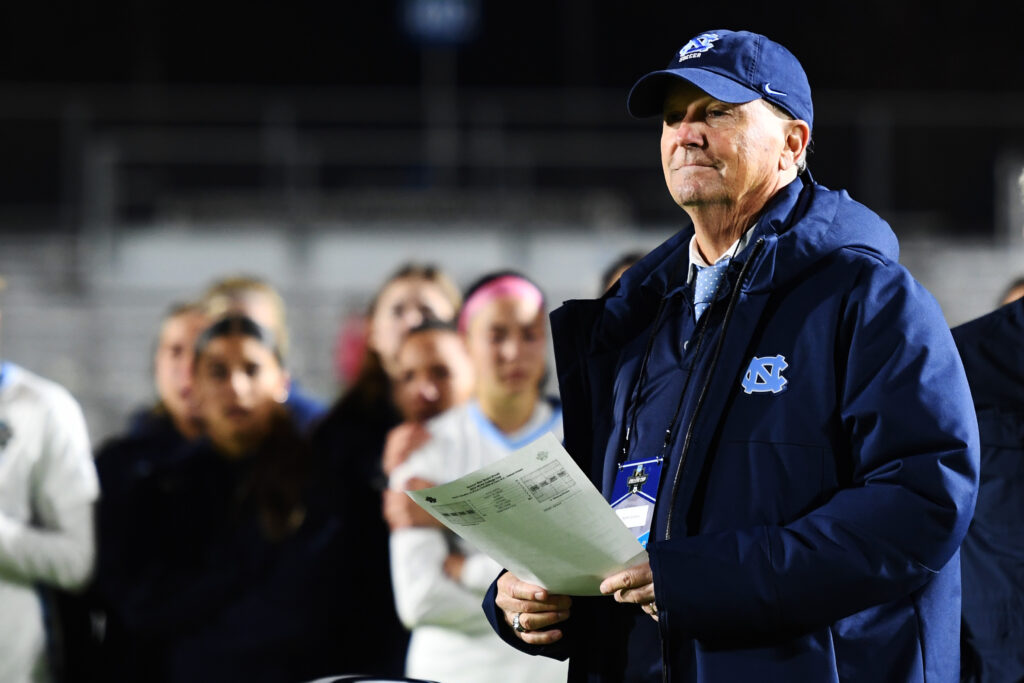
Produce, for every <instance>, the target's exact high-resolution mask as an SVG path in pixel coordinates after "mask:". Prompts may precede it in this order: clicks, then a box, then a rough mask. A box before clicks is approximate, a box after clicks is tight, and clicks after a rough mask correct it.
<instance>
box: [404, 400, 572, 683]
mask: <svg viewBox="0 0 1024 683" xmlns="http://www.w3.org/2000/svg"><path fill="white" fill-rule="evenodd" d="M427 429H428V430H429V431H430V433H431V435H432V438H431V440H430V441H428V442H427V443H426V444H424V445H423V446H422V447H421V448H419V449H418V450H417V451H415V452H414V453H413V454H412V455H410V456H409V459H408V460H407V461H406V462H404V463H402V464H401V465H400V466H398V467H397V468H395V470H394V471H393V472H392V474H391V478H390V487H391V488H392V489H397V490H402V489H403V488H404V485H405V482H407V481H408V480H409V479H411V478H413V477H421V478H423V479H426V480H428V481H432V482H434V483H436V484H442V483H446V482H449V481H452V480H453V479H458V478H459V477H461V476H463V475H465V474H468V473H470V472H472V471H474V470H477V469H479V468H481V467H484V466H486V465H490V464H491V463H494V462H496V461H497V460H500V459H501V458H503V457H505V456H506V455H508V454H509V453H511V452H512V451H514V450H516V449H518V448H521V447H523V446H525V445H527V444H528V443H530V442H531V441H533V440H535V439H537V438H538V437H540V436H542V435H544V434H546V433H548V432H551V433H553V434H554V435H555V437H556V438H558V440H559V441H561V440H562V411H561V409H560V408H559V407H557V406H556V405H553V404H552V403H549V402H547V401H540V402H539V403H538V404H537V407H536V408H535V409H534V412H533V415H532V416H531V417H530V420H529V421H528V422H527V423H526V425H524V426H523V428H522V429H520V430H519V431H517V432H516V433H515V434H504V433H502V432H501V431H500V430H498V429H497V428H496V427H495V426H494V425H493V424H492V423H491V422H490V421H489V420H488V419H487V418H486V417H484V416H483V414H482V413H481V412H480V407H479V405H478V404H477V403H476V401H470V402H469V403H467V404H464V405H461V406H458V407H455V408H452V409H451V410H449V411H447V412H446V413H443V414H442V415H439V416H438V417H436V418H434V419H433V420H431V421H430V422H428V423H427ZM452 550H455V551H457V552H459V553H462V554H463V555H465V557H466V563H465V565H464V567H463V570H462V577H461V580H460V581H458V582H456V581H454V580H452V579H451V578H449V577H448V576H447V575H446V574H445V573H444V570H443V564H444V560H445V558H446V557H447V556H448V554H449V553H450V552H451V551H452ZM500 571H501V565H499V564H498V563H497V562H495V561H494V560H492V559H491V558H490V557H488V556H487V555H485V554H483V553H481V552H480V551H478V550H476V549H475V548H474V547H473V546H471V545H469V544H468V543H466V542H465V541H463V540H462V539H461V538H459V537H458V536H456V535H454V534H452V533H450V532H448V531H447V530H443V529H437V528H417V527H414V528H407V529H400V530H398V531H396V532H394V533H392V534H391V578H392V581H393V583H394V590H395V603H396V605H397V607H398V615H399V617H401V619H402V622H403V623H404V624H405V625H406V626H407V627H409V628H410V629H412V638H411V640H410V642H409V651H408V656H407V658H406V675H407V676H410V677H413V678H426V679H429V680H435V681H442V682H443V683H481V682H482V681H493V680H499V679H500V680H501V681H502V683H548V682H551V683H555V682H556V681H557V683H564V681H565V680H566V677H567V675H568V663H566V662H559V661H556V660H554V659H549V658H547V657H535V656H531V655H528V654H525V653H523V652H520V651H519V650H516V649H515V648H513V647H511V646H510V645H508V644H507V643H505V642H503V641H502V640H501V639H500V638H499V637H498V636H497V634H495V633H494V631H493V630H492V629H491V626H490V624H489V623H488V622H487V618H486V617H485V616H484V612H483V608H482V607H481V603H482V602H483V597H484V594H485V593H486V592H487V589H488V588H489V587H490V585H491V582H492V581H494V578H495V577H496V576H497V575H498V573H499V572H500ZM496 677H497V678H496Z"/></svg>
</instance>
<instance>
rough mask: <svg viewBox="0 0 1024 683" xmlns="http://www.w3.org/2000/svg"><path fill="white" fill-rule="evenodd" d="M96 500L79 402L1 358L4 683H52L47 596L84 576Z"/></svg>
mask: <svg viewBox="0 0 1024 683" xmlns="http://www.w3.org/2000/svg"><path fill="white" fill-rule="evenodd" d="M2 288H3V283H2V280H0V290H2ZM98 495H99V485H98V481H97V476H96V469H95V467H94V465H93V457H92V449H91V448H90V445H89V436H88V432H87V430H86V425H85V418H84V417H83V415H82V410H81V407H80V406H79V404H78V402H77V401H76V400H75V398H74V397H72V395H71V394H70V393H69V392H68V391H67V389H65V388H64V387H62V386H60V385H59V384H57V383H55V382H52V381H50V380H48V379H44V378H42V377H40V376H38V375H36V374H33V373H32V372H30V371H28V370H26V369H24V368H22V367H20V366H18V365H15V364H14V363H12V362H9V361H5V360H2V359H0V681H4V683H8V682H10V683H28V682H36V681H40V682H42V681H49V680H51V674H52V673H53V672H52V671H51V664H50V656H51V655H54V654H56V653H55V652H54V649H55V648H54V646H55V645H57V644H55V643H54V642H53V641H52V640H51V638H50V635H51V634H52V633H53V632H54V631H53V629H54V624H53V623H52V622H49V617H50V615H51V613H52V612H51V609H50V606H51V605H52V604H53V595H54V592H53V589H59V590H63V591H75V590H78V589H80V588H82V587H83V586H84V585H85V584H86V582H87V581H88V579H89V577H90V574H91V572H92V570H93V563H94V558H95V538H94V532H93V506H94V504H95V502H96V499H97V497H98Z"/></svg>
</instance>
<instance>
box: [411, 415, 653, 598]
mask: <svg viewBox="0 0 1024 683" xmlns="http://www.w3.org/2000/svg"><path fill="white" fill-rule="evenodd" d="M406 493H408V495H409V496H410V497H411V498H412V499H413V500H414V501H416V502H417V503H418V504H419V505H420V506H421V507H423V509H425V510H426V511H427V512H429V513H430V514H431V515H433V516H434V518H436V519H437V520H438V521H440V522H441V523H442V524H444V525H445V526H446V527H448V528H449V529H451V530H452V531H454V532H455V533H456V534H458V535H459V536H461V537H462V538H464V539H466V540H467V541H469V542H470V543H472V544H473V545H474V546H475V547H477V548H478V549H480V550H481V551H482V552H485V553H487V554H488V555H490V556H491V557H492V558H494V559H495V560H496V561H497V562H499V563H500V564H501V565H502V566H504V567H505V568H506V569H508V570H509V571H510V572H512V573H513V574H515V575H516V576H518V577H519V578H521V579H523V580H524V581H529V582H530V583H535V584H537V585H539V586H543V587H544V588H547V589H548V590H549V591H551V592H552V593H561V594H567V595H600V594H601V592H600V590H598V586H599V585H600V584H601V581H602V580H603V579H605V578H606V577H608V576H610V575H612V574H614V573H615V572H617V571H621V570H623V569H625V568H627V567H631V566H633V565H635V564H639V563H641V562H645V561H646V560H647V552H646V551H645V550H644V549H643V547H642V546H641V545H640V542H639V541H637V539H636V536H635V535H634V534H633V533H632V532H631V531H630V530H629V529H627V528H626V526H625V525H624V524H623V523H622V521H621V520H620V519H619V517H618V516H617V515H616V514H615V511H614V510H612V508H611V507H610V506H609V505H608V501H606V500H605V499H604V497H603V496H602V495H601V493H600V492H599V491H598V490H597V489H596V488H594V485H593V484H592V483H591V482H590V480H589V479H588V478H587V476H586V475H585V474H584V473H583V471H582V470H581V469H580V468H579V466H578V465H577V464H576V463H575V462H574V461H573V459H572V457H571V456H570V455H569V454H568V453H567V452H566V450H565V448H563V447H562V444H561V443H559V441H558V439H556V438H555V437H554V436H553V435H552V434H550V433H549V434H546V435H544V436H542V437H541V438H539V439H537V440H536V441H534V442H533V443H531V444H529V445H528V446H525V447H523V448H520V449H519V450H517V451H515V452H514V453H512V454H511V455H508V456H506V457H505V458H502V459H501V460H499V461H498V462H496V463H494V464H493V465H490V466H488V467H483V468H481V469H479V470H477V471H475V472H471V473H469V474H467V475H466V476H464V477H461V478H459V479H456V480H455V481H452V482H449V483H447V484H442V485H440V486H435V487H434V488H429V489H421V490H418V491H407V492H406Z"/></svg>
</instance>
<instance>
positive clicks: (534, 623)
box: [494, 573, 572, 645]
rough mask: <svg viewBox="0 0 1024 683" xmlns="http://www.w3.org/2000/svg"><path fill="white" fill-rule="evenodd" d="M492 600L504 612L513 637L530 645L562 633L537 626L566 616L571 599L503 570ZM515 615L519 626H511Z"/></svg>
mask: <svg viewBox="0 0 1024 683" xmlns="http://www.w3.org/2000/svg"><path fill="white" fill-rule="evenodd" d="M494 603H495V604H496V605H497V606H498V607H499V608H501V610H502V612H504V613H505V623H507V624H508V625H509V626H511V627H512V631H513V633H515V634H516V637H517V638H519V639H520V640H521V641H523V642H524V643H529V644H530V645H547V644H549V643H554V642H556V641H558V640H561V639H562V632H561V631H560V630H559V629H550V630H547V631H542V630H540V629H544V628H547V627H548V626H551V625H553V624H558V623H561V622H563V621H565V620H566V619H568V618H569V607H570V606H571V605H572V598H570V597H569V596H568V595H552V594H550V593H548V592H547V590H545V589H543V588H541V587H540V586H535V585H533V584H532V583H526V582H525V581H521V580H520V579H519V578H518V577H517V576H514V575H513V574H509V573H505V574H502V575H501V578H499V579H498V595H497V596H496V597H495V598H494ZM516 617H518V618H519V629H517V628H516V627H515V626H516Z"/></svg>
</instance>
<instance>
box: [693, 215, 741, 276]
mask: <svg viewBox="0 0 1024 683" xmlns="http://www.w3.org/2000/svg"><path fill="white" fill-rule="evenodd" d="M756 227H757V223H754V225H752V226H750V227H749V228H747V231H746V232H744V233H743V234H742V235H740V238H739V239H738V240H736V241H735V242H733V243H732V244H730V245H729V248H728V249H726V250H725V251H724V252H723V253H722V255H721V256H719V257H718V260H717V261H715V264H718V263H721V262H722V261H724V260H726V259H729V258H732V257H733V256H735V255H736V254H738V253H740V252H741V251H743V249H744V248H746V246H747V243H748V242H750V236H751V235H753V234H754V228H756ZM715 264H711V263H708V262H707V261H706V260H704V257H703V256H701V253H700V249H698V248H697V235H696V234H694V235H693V237H691V238H690V267H689V269H688V270H687V271H686V273H687V275H686V283H687V284H690V283H691V282H693V278H694V277H695V276H696V275H697V266H700V267H701V268H706V267H708V266H710V265H715Z"/></svg>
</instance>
